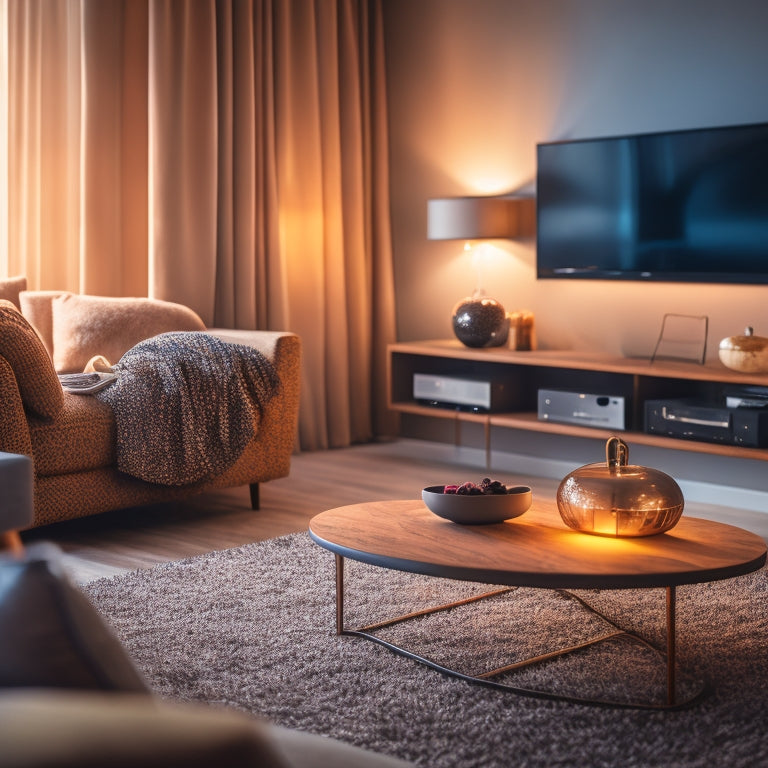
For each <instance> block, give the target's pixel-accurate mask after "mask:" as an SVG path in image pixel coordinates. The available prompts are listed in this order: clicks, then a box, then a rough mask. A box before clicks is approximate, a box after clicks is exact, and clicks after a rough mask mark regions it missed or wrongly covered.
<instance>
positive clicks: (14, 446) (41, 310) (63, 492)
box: [0, 278, 301, 527]
mask: <svg viewBox="0 0 768 768" xmlns="http://www.w3.org/2000/svg"><path fill="white" fill-rule="evenodd" d="M170 332H190V333H203V334H206V335H209V336H211V337H214V338H216V339H219V340H221V341H223V342H226V344H227V345H237V346H240V347H247V348H249V349H255V350H258V351H259V352H260V353H262V354H263V356H264V357H265V358H266V360H267V361H269V363H271V366H272V367H273V369H274V372H275V374H276V376H277V379H278V380H279V386H278V387H277V391H276V393H275V394H274V396H273V397H272V398H271V399H270V400H269V401H268V402H267V403H266V405H265V406H264V408H263V409H262V410H261V411H260V412H259V413H257V414H254V416H253V418H252V419H251V420H250V421H249V423H248V424H247V427H248V429H249V431H251V432H252V433H253V434H252V437H250V438H249V439H248V442H247V444H245V446H244V447H243V448H242V452H241V453H240V454H239V455H238V456H237V458H236V459H235V460H234V461H233V463H231V464H229V465H227V466H226V467H223V468H222V469H221V470H220V471H217V472H216V473H215V474H213V475H211V476H207V477H204V478H202V479H195V480H194V481H191V482H185V483H176V484H168V483H165V482H156V481H147V480H146V479H142V478H141V477H136V476H133V475H131V474H129V473H127V472H125V471H122V470H121V469H119V468H118V456H117V440H116V435H117V427H116V422H115V415H114V413H113V409H112V408H111V407H110V406H109V405H108V404H107V403H105V402H103V401H102V400H101V399H99V398H98V397H95V396H88V395H81V394H72V393H70V392H65V391H63V389H62V387H61V383H60V380H59V377H58V374H62V373H72V372H79V371H83V370H84V369H85V368H87V367H88V365H89V363H92V361H93V360H94V359H96V360H100V361H101V363H106V364H110V363H111V364H114V363H116V362H119V360H120V358H121V356H122V355H123V354H124V353H126V352H128V351H129V350H131V349H132V348H135V347H136V345H137V344H138V343H139V342H140V341H142V340H145V339H151V338H159V336H158V335H164V334H168V333H170ZM300 366H301V342H300V339H299V337H298V336H296V335H295V334H293V333H289V332H271V331H244V330H226V329H215V328H214V329H208V328H206V327H205V325H204V324H203V322H202V320H201V319H200V318H199V316H198V315H197V314H196V313H194V312H193V311H192V310H191V309H189V308H187V307H184V306H182V305H180V304H175V303H173V302H164V301H160V300H156V299H144V298H107V297H97V296H87V295H80V294H71V293H67V292H61V291H29V290H26V281H25V280H24V279H23V278H14V279H11V280H9V281H5V282H3V281H0V409H1V410H0V414H1V415H0V451H5V452H9V453H16V454H23V455H26V456H29V457H31V458H32V460H33V463H34V517H33V519H32V521H31V523H30V525H29V527H34V526H41V525H47V524H50V523H55V522H59V521H63V520H68V519H72V518H77V517H83V516H87V515H93V514H97V513H101V512H106V511H109V510H114V509H121V508H126V507H133V506H139V505H145V504H150V503H157V502H169V501H175V500H179V499H183V498H186V497H188V496H190V495H193V494H199V493H202V492H205V491H208V490H212V489H215V488H228V487H236V486H241V485H249V486H250V488H251V504H252V506H253V508H254V509H258V506H259V495H258V491H259V484H260V483H263V482H266V481H269V480H272V479H276V478H280V477H285V476H287V475H288V473H289V471H290V461H291V456H292V454H293V451H294V448H295V444H296V428H297V419H298V407H299V382H300ZM244 426H245V425H244Z"/></svg>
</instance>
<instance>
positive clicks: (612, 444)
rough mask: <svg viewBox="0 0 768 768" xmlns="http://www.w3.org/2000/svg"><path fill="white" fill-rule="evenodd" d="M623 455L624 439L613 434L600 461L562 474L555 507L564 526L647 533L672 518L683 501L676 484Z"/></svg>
mask: <svg viewBox="0 0 768 768" xmlns="http://www.w3.org/2000/svg"><path fill="white" fill-rule="evenodd" d="M628 460H629V448H628V446H627V444H626V443H625V442H624V441H623V440H620V439H619V438H618V437H612V438H610V439H609V440H608V442H607V443H606V445H605V464H587V465H586V466H583V467H580V468H579V469H576V470H574V471H573V472H571V473H570V474H568V475H566V476H565V477H564V478H563V480H562V481H561V483H560V486H559V487H558V489H557V508H558V510H559V512H560V517H562V519H563V522H564V523H565V524H566V525H567V526H568V527H570V528H574V529H575V530H577V531H583V532H584V533H594V534H597V535H600V536H651V535H653V534H656V533H664V531H668V530H669V529H670V528H672V527H673V526H674V525H676V524H677V522H678V520H680V516H681V515H682V514H683V506H684V500H683V492H682V491H681V490H680V486H679V485H678V484H677V483H676V482H675V481H674V479H673V478H671V477H670V476H669V475H667V474H665V473H664V472H661V471H659V470H658V469H650V468H649V467H641V466H637V465H633V464H629V463H628Z"/></svg>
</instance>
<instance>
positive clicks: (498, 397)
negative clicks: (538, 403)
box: [413, 373, 516, 413]
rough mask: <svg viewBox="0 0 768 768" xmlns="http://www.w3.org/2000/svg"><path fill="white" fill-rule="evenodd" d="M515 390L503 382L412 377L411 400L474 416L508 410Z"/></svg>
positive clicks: (512, 401)
mask: <svg viewBox="0 0 768 768" xmlns="http://www.w3.org/2000/svg"><path fill="white" fill-rule="evenodd" d="M515 398H516V390H514V389H513V387H512V386H510V385H509V384H508V383H507V382H505V381H494V380H490V379H464V378H457V377H454V376H440V375H435V374H430V373H414V374H413V399H414V400H416V401H417V402H419V403H421V404H422V405H431V406H435V407H436V408H453V409H455V410H461V411H473V412H475V413H490V412H491V411H505V410H511V409H513V408H514V407H515Z"/></svg>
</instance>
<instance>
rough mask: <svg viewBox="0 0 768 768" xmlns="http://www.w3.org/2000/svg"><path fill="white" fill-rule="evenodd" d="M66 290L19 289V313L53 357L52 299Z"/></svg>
mask: <svg viewBox="0 0 768 768" xmlns="http://www.w3.org/2000/svg"><path fill="white" fill-rule="evenodd" d="M65 293H67V291H21V293H19V306H20V307H21V314H22V315H24V317H26V318H27V320H28V321H29V324H30V325H31V326H32V327H33V328H34V329H35V330H36V331H37V335H38V336H39V337H40V338H41V339H42V340H43V344H45V348H46V349H47V350H48V354H49V355H50V356H51V358H53V308H52V306H51V305H52V304H53V300H54V299H55V298H57V297H58V296H63V295H64V294H65Z"/></svg>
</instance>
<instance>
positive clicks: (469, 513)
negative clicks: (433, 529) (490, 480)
mask: <svg viewBox="0 0 768 768" xmlns="http://www.w3.org/2000/svg"><path fill="white" fill-rule="evenodd" d="M443 488H444V486H442V485H431V486H429V487H428V488H424V490H423V491H422V492H421V498H422V499H423V500H424V503H425V504H426V505H427V508H428V509H429V510H430V511H431V512H434V513H435V514H436V515H437V516H438V517H443V518H445V519H446V520H451V521H452V522H454V523H460V524H461V525H489V524H491V523H501V522H503V521H504V520H510V519H511V518H513V517H520V515H522V514H523V513H524V512H525V511H526V510H527V509H528V508H529V507H530V506H531V499H532V494H531V489H530V488H529V487H528V486H527V485H515V486H512V487H508V488H507V493H499V494H487V495H486V494H479V495H477V496H463V495H461V494H458V493H443Z"/></svg>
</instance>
